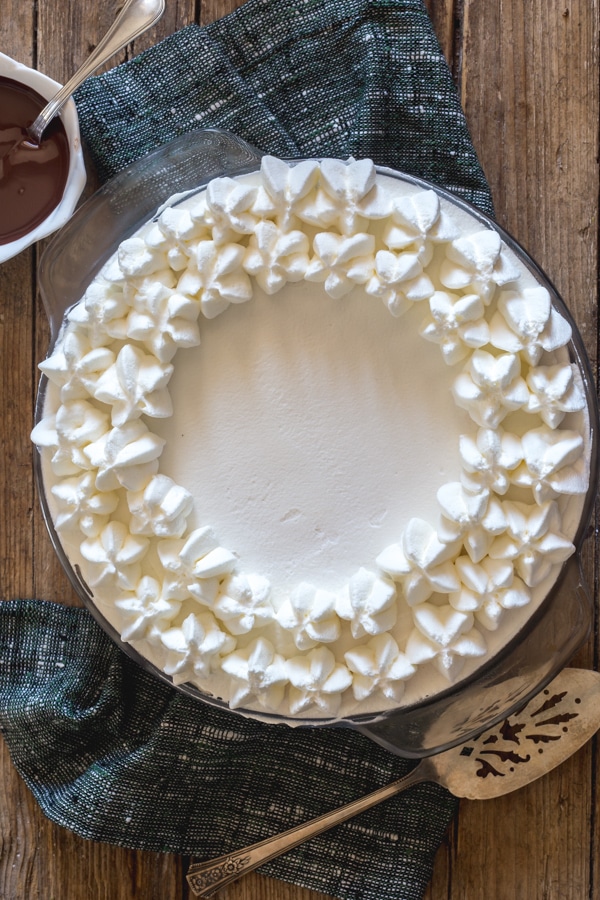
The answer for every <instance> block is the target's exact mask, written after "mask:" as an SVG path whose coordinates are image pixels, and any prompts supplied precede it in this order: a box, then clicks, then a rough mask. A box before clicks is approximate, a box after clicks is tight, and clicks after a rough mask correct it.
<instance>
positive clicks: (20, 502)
mask: <svg viewBox="0 0 600 900" xmlns="http://www.w3.org/2000/svg"><path fill="white" fill-rule="evenodd" d="M239 5H241V0H221V2H219V0H170V2H169V3H168V10H167V12H166V13H165V15H164V17H163V19H162V21H161V22H160V24H159V25H158V26H157V27H156V28H155V29H154V30H153V31H152V32H151V33H150V35H149V36H146V37H145V38H144V40H143V41H140V42H139V43H138V44H137V45H136V47H135V48H134V49H133V50H132V52H139V50H140V49H142V48H143V47H144V46H147V45H148V44H150V43H153V42H156V41H157V40H159V39H160V38H162V37H164V36H166V35H167V34H170V33H172V32H174V31H175V30H177V29H179V28H181V27H182V26H184V25H186V24H188V23H189V22H191V21H193V20H194V18H195V17H197V20H198V21H200V22H202V23H206V22H209V21H211V20H212V19H214V18H216V17H218V16H221V15H224V14H225V13H227V12H230V11H231V10H232V9H233V8H235V7H236V6H239ZM428 5H429V9H430V12H431V15H432V18H433V20H434V24H435V27H436V30H437V33H438V36H439V39H440V43H441V45H442V47H443V49H444V52H445V53H446V56H447V58H448V61H449V63H450V66H451V68H452V71H453V73H454V76H455V78H456V82H457V84H458V87H459V90H460V93H461V97H462V102H463V106H464V108H465V111H466V115H467V120H468V122H469V126H470V129H471V133H472V136H473V140H474V143H475V147H476V149H477V151H478V153H479V155H480V158H481V161H482V163H483V167H484V170H485V172H486V174H487V177H488V179H489V181H490V184H491V187H492V192H493V196H494V200H495V205H496V212H497V218H498V220H499V222H500V223H501V224H502V225H504V226H505V227H506V228H507V229H508V230H509V231H510V232H512V234H513V235H514V236H515V237H516V238H517V239H518V240H519V241H520V242H521V243H522V244H523V245H524V246H525V247H526V248H527V249H528V250H529V252H530V253H531V254H532V255H533V257H534V258H535V259H537V261H538V262H539V263H540V264H541V265H542V267H543V268H544V269H545V270H546V271H547V273H548V274H549V276H550V278H551V279H552V280H553V281H554V282H555V284H556V285H557V287H558V289H559V291H560V292H561V294H562V295H563V297H564V299H565V300H566V302H567V304H568V305H569V307H570V308H571V310H572V312H573V314H574V316H575V318H576V320H577V322H578V324H579V327H580V329H581V332H582V334H583V337H584V339H585V342H586V345H587V349H588V352H589V354H590V357H591V359H592V362H593V364H594V365H595V360H596V344H597V340H598V325H597V305H596V301H597V278H598V220H597V209H598V176H599V167H598V121H599V109H598V102H599V79H598V33H599V29H600V21H599V20H600V12H599V9H598V4H597V3H596V2H594V0H560V2H558V0H529V2H527V3H524V2H523V0H428ZM117 9H118V3H117V2H106V0H104V2H101V3H98V2H91V0H80V2H71V3H65V2H60V0H2V12H1V14H0V49H1V50H2V51H3V52H5V53H8V54H9V55H11V56H14V57H15V58H16V59H18V60H20V61H22V62H24V63H26V64H29V65H34V66H37V67H38V68H39V69H41V70H42V71H44V72H46V73H47V74H48V75H50V76H52V77H53V78H56V79H57V80H58V81H65V80H66V79H67V77H68V76H69V75H70V74H71V72H72V71H74V70H75V68H76V67H77V66H78V65H79V64H80V63H81V62H82V60H83V59H84V57H85V56H86V55H87V54H88V53H89V51H90V49H91V48H92V47H93V46H94V45H95V44H96V43H97V41H98V40H99V38H100V37H101V36H102V35H103V34H104V32H105V31H106V30H107V28H108V26H109V24H110V22H111V21H112V19H113V18H114V15H115V13H116V10H117ZM130 49H131V48H130ZM40 249H41V248H40V247H38V248H36V249H33V250H30V251H26V252H24V253H22V254H21V255H20V256H19V257H17V258H16V259H14V260H11V261H10V262H8V263H5V264H4V265H2V266H0V340H1V345H2V357H1V363H2V382H1V391H0V397H1V403H2V412H1V415H0V429H1V432H2V433H1V440H2V456H1V462H0V503H1V508H2V510H3V526H2V530H1V531H0V560H1V584H0V595H1V596H2V598H10V597H17V596H20V597H42V598H44V599H50V600H57V601H60V602H64V603H72V604H75V603H76V602H77V601H76V599H75V598H74V597H73V595H72V592H71V590H70V588H69V585H68V582H67V579H66V577H65V576H64V574H63V572H62V570H61V568H60V566H59V564H58V562H57V560H56V559H55V557H54V554H53V551H52V549H51V547H50V543H49V540H48V538H47V536H46V533H45V528H44V525H43V523H42V519H41V515H40V512H39V509H38V502H37V498H36V496H35V493H34V487H33V474H32V447H31V444H30V442H29V431H30V425H31V422H32V419H33V403H34V395H35V388H36V382H37V372H36V364H37V362H38V361H39V360H40V359H41V358H43V356H44V355H45V351H46V345H47V340H48V335H47V327H46V320H45V316H44V314H43V311H42V309H41V307H40V304H39V299H38V296H37V292H36V276H35V270H36V262H37V259H38V255H39V252H40ZM595 560H596V540H595V539H594V538H593V537H592V538H590V539H589V540H588V542H587V545H586V549H585V560H584V562H585V568H586V572H587V576H588V578H589V582H590V584H591V585H594V584H595V582H596V578H595V575H596V563H595ZM596 653H597V648H596V646H595V644H594V642H593V640H590V641H589V643H588V644H587V646H586V647H584V648H583V649H582V650H581V651H580V652H579V653H578V655H577V658H576V660H575V663H576V664H577V665H579V666H582V667H587V668H590V667H593V666H594V662H595V659H596ZM597 766H598V759H597V750H596V746H595V742H591V743H589V744H588V745H587V746H586V747H585V748H584V749H583V750H581V751H580V752H579V753H578V754H577V755H576V756H575V757H574V758H572V759H570V760H569V761H567V762H566V763H564V764H563V765H562V766H561V767H560V768H559V769H558V770H556V771H555V772H553V773H551V774H550V775H548V776H547V777H545V778H544V779H542V780H541V781H539V782H537V783H535V784H533V785H531V786H530V787H529V788H527V789H524V790H522V791H521V792H519V793H517V794H513V795H510V796H507V797H505V798H501V799H499V800H495V801H488V802H486V803H477V802H466V801H465V802H462V803H461V806H460V812H459V815H458V817H457V818H456V820H455V822H454V824H453V825H452V827H451V829H450V832H449V834H448V836H447V839H446V841H445V843H444V844H443V846H442V847H441V848H440V851H439V853H438V856H437V859H436V864H435V871H434V875H433V879H432V882H431V884H430V886H429V888H428V891H427V894H426V900H442V898H444V900H459V898H460V900H482V898H484V900H515V898H516V900H521V898H522V900H542V898H544V900H559V898H560V900H584V898H599V897H600V865H599V862H600V851H599V838H600V805H599V799H598V792H597V791H596V784H595V774H596V770H597ZM0 777H1V779H2V787H1V794H0V797H1V799H0V848H1V850H0V897H1V898H3V900H24V898H27V900H35V898H39V900H49V898H55V900H84V898H85V900H104V898H106V900H131V898H136V900H154V898H156V900H159V898H160V900H176V898H177V900H181V898H186V897H189V896H190V894H189V892H188V890H187V884H186V881H185V871H186V867H187V864H188V860H185V859H180V858H178V857H176V856H172V855H166V856H165V855H160V854H152V853H141V852H140V853H137V852H129V851H125V850H120V849H117V848H114V847H110V846H107V845H103V844H95V843H91V842H88V841H85V840H82V839H80V838H78V837H76V836H75V835H73V834H71V833H70V832H68V831H66V830H64V829H61V828H59V827H58V826H55V825H53V824H51V823H50V822H48V821H47V820H46V819H45V818H44V816H43V815H42V813H41V812H40V811H39V809H38V807H37V805H36V803H35V801H34V800H33V798H32V796H31V795H30V793H29V791H28V790H27V789H26V788H25V786H24V785H23V783H22V782H21V780H20V779H19V777H18V776H17V774H16V773H15V771H14V769H13V768H12V765H11V762H10V759H9V755H8V751H7V749H6V746H5V745H4V743H1V744H0ZM221 896H222V897H223V900H250V898H252V900H319V897H322V895H318V894H315V893H314V892H311V891H306V890H301V889H298V888H294V887H291V886H288V885H285V884H283V883H281V882H278V881H273V880H270V879H267V878H265V877H263V876H260V875H250V876H248V877H247V878H246V879H244V880H243V881H241V882H240V883H238V884H237V885H233V886H231V887H230V888H229V889H226V890H225V891H224V892H223V894H222V895H221Z"/></svg>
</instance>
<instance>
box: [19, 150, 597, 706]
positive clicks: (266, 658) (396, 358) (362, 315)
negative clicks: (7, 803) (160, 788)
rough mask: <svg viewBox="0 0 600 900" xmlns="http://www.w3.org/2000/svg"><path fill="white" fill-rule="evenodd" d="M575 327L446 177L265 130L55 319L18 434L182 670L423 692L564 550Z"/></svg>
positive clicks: (521, 605)
mask: <svg viewBox="0 0 600 900" xmlns="http://www.w3.org/2000/svg"><path fill="white" fill-rule="evenodd" d="M229 307H231V309H229ZM571 332H572V329H571V325H570V324H569V321H567V318H566V317H565V316H564V315H563V314H562V313H561V311H560V310H559V309H557V308H556V306H555V304H554V303H553V301H552V297H551V295H550V293H549V291H548V290H547V288H546V287H545V286H544V285H543V284H540V283H538V282H537V281H536V278H535V277H534V275H533V274H532V272H531V271H530V270H529V269H528V268H527V267H526V266H524V265H523V263H522V262H521V261H520V259H519V258H518V256H517V255H516V254H515V253H514V251H513V250H512V249H511V248H510V247H508V246H507V244H506V243H505V242H504V241H503V239H502V237H501V236H500V234H499V233H497V232H496V231H495V230H493V229H492V228H491V227H486V226H484V225H483V224H482V222H481V220H480V219H479V218H477V217H476V216H473V215H470V214H469V213H468V211H466V210H465V208H464V207H460V206H457V207H455V206H453V204H452V203H451V202H449V201H448V200H446V199H444V198H443V197H442V198H441V197H440V196H439V195H438V193H437V192H436V191H435V190H428V189H426V188H424V187H422V186H420V185H418V184H414V183H411V182H410V181H403V180H402V179H401V178H392V177H390V176H388V175H387V174H385V172H384V171H378V170H376V168H375V166H374V165H373V164H372V163H371V162H370V161H369V160H360V161H354V160H349V161H347V162H342V161H339V160H322V161H320V162H319V161H312V160H305V161H301V162H298V163H297V164H294V163H291V164H290V163H286V162H284V161H282V160H279V159H275V158H273V157H269V156H265V157H263V159H262V162H261V164H260V168H259V169H258V170H257V171H254V172H250V173H248V174H244V175H239V176H236V177H229V176H224V177H219V178H215V179H213V180H211V181H210V182H209V183H208V185H206V186H205V187H203V188H202V189H199V190H197V191H194V192H191V193H190V194H189V195H186V196H184V197H177V198H176V199H175V201H174V203H173V204H170V205H169V204H167V205H166V207H164V208H163V209H162V211H160V212H159V213H158V214H157V216H156V217H155V218H154V219H152V220H149V221H148V222H146V223H145V224H144V225H143V226H142V227H141V228H139V229H138V230H137V231H136V233H134V234H133V235H132V236H130V237H127V238H126V239H125V240H123V241H122V242H121V243H120V245H119V247H118V249H117V251H116V252H115V253H114V254H113V255H112V256H111V257H110V258H109V259H108V261H107V262H106V263H105V264H104V265H103V266H102V268H101V270H100V271H99V272H98V274H97V275H96V276H95V277H94V278H93V280H92V281H91V283H90V284H89V285H88V287H87V289H86V290H85V293H84V295H83V296H82V297H81V299H80V301H79V302H78V303H77V304H76V305H75V306H74V307H73V308H72V309H71V310H70V311H69V313H68V314H67V316H66V317H65V321H64V325H63V328H62V331H61V333H60V335H59V338H58V340H57V342H56V344H55V346H54V349H53V351H52V353H51V355H50V357H49V358H48V359H47V360H46V361H45V362H44V363H42V365H41V369H42V372H43V373H44V375H45V376H46V377H47V379H48V385H47V389H46V394H45V404H44V410H43V416H42V417H41V419H40V421H39V422H38V424H37V425H36V427H35V429H34V432H33V440H34V441H35V442H36V444H37V445H38V446H39V447H40V450H41V455H42V467H43V482H44V489H45V491H46V496H47V501H48V505H49V509H50V513H51V516H52V520H53V524H54V527H55V528H56V531H57V532H58V535H59V540H60V543H61V545H62V547H63V549H64V552H65V554H66V556H67V558H68V560H69V562H70V563H71V565H72V566H73V567H76V570H77V572H78V575H79V577H80V578H81V580H82V581H83V583H84V584H85V585H86V586H87V589H88V590H89V594H90V596H91V598H92V601H93V603H94V604H95V605H96V606H97V608H98V610H99V611H100V612H101V614H102V615H103V616H104V617H105V618H106V620H107V621H108V622H109V623H110V624H111V625H112V626H113V628H115V629H116V630H117V631H118V633H119V634H120V635H121V638H122V640H123V641H125V642H128V643H130V644H131V645H132V646H133V647H134V648H135V650H136V651H137V652H138V653H140V654H141V656H142V657H143V658H145V659H148V660H150V661H151V662H152V663H153V665H155V666H156V667H158V669H160V670H161V671H162V672H164V673H165V674H166V675H167V676H169V677H170V678H171V679H172V680H173V682H174V683H175V684H190V685H193V686H195V687H197V688H198V689H199V691H200V692H202V693H204V694H206V695H208V696H212V697H216V698H220V699H221V700H223V701H225V702H226V703H228V704H229V705H230V706H231V707H232V708H236V709H238V708H242V709H244V710H250V711H254V712H255V713H257V714H261V713H274V714H277V715H280V716H283V717H292V718H297V719H298V720H302V719H303V718H308V719H310V720H314V719H325V720H331V719H335V718H339V717H348V716H353V715H356V714H357V713H358V714H361V713H363V712H364V713H373V712H379V711H385V710H388V709H393V708H396V707H399V706H402V705H405V704H414V703H418V702H419V701H421V700H423V699H424V698H427V697H431V696H433V695H435V694H436V693H437V692H440V691H444V690H446V689H447V688H448V687H449V686H450V685H452V684H456V683H457V682H460V680H461V679H463V678H465V677H467V676H469V675H472V674H473V673H474V672H477V670H478V668H479V667H480V666H482V665H483V664H485V662H486V661H488V660H490V659H491V658H493V656H494V654H496V653H498V652H499V651H500V650H501V649H502V648H503V647H504V646H505V645H506V644H507V643H509V642H510V641H511V640H513V638H514V636H515V635H516V634H518V632H519V630H520V629H521V628H522V627H523V626H524V624H525V623H526V622H527V621H528V619H529V618H530V617H531V616H532V615H533V614H534V613H535V612H536V610H537V609H538V608H539V607H540V604H541V603H542V602H543V600H544V598H545V597H546V595H547V594H548V591H549V590H550V588H551V587H552V585H553V584H554V582H555V581H556V579H557V578H558V576H559V574H560V572H561V569H562V567H563V564H564V563H565V561H566V560H567V559H568V558H569V557H570V556H572V554H573V553H574V552H575V546H574V543H573V541H574V538H575V535H576V534H577V531H578V528H579V525H580V519H581V515H582V509H583V507H584V499H585V496H586V493H587V491H588V486H589V480H590V455H591V449H590V448H591V441H592V438H591V434H590V421H589V416H588V410H587V401H586V394H585V390H584V384H583V382H582V376H581V373H580V371H579V369H578V366H577V365H576V363H575V362H574V361H573V359H572V357H571V355H570V352H569V342H570V340H571Z"/></svg>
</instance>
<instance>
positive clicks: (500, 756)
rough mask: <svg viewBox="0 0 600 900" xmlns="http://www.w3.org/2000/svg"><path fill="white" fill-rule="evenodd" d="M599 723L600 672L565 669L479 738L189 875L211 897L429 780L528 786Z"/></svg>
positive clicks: (495, 791)
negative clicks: (244, 876)
mask: <svg viewBox="0 0 600 900" xmlns="http://www.w3.org/2000/svg"><path fill="white" fill-rule="evenodd" d="M598 728H600V673H599V672H592V671H587V670H583V669H564V670H563V671H562V672H561V673H560V674H559V675H558V676H557V677H556V678H555V679H554V681H552V682H551V683H550V684H549V685H548V687H546V688H545V689H544V690H543V691H542V692H541V693H540V694H537V695H536V696H535V697H534V698H533V700H531V701H530V702H529V703H528V704H527V706H525V707H524V708H523V709H522V710H521V711H520V712H518V713H515V714H514V715H512V716H509V717H508V718H507V719H505V720H504V721H503V722H502V723H501V724H499V725H497V726H496V727H495V728H491V729H489V730H488V731H484V732H483V733H482V734H481V735H479V737H477V738H476V739H475V740H473V741H470V742H468V743H467V744H462V745H460V746H458V747H454V748H453V749H451V750H445V751H444V752H443V753H439V754H437V756H431V757H429V758H427V759H423V760H421V762H420V763H419V764H418V765H417V766H416V767H415V768H414V769H413V770H412V772H409V774H408V775H405V776H404V777H403V778H399V779H398V780H397V781H394V782H392V784H389V785H386V787H382V788H379V790H377V791H373V793H371V794H368V795H367V796H366V797H361V798H359V799H358V800H354V801H352V802H351V803H347V804H346V805H345V806H341V807H339V808H338V809H336V810H333V811H332V812H329V813H325V814H324V815H322V816H318V817H317V818H316V819H312V820H311V821H310V822H306V823H305V824H303V825H298V826H295V827H294V828H290V829H289V830H288V831H284V832H283V833H282V834H279V835H275V836H274V837H270V838H267V839H266V840H264V841H260V842H259V843H257V844H252V846H250V847H245V848H244V849H242V850H236V851H234V852H233V853H227V854H225V855H224V856H220V857H218V858H217V859H212V860H209V861H208V862H201V863H193V864H192V865H191V866H190V868H189V870H188V874H187V880H188V883H189V885H190V888H191V890H192V893H193V894H194V895H195V896H197V897H210V896H212V894H214V893H216V892H217V891H218V890H220V889H221V888H222V887H224V886H225V885H227V884H230V883H231V882H232V881H235V880H236V879H237V878H239V877H240V876H241V875H245V874H246V873H247V872H250V871H252V869H255V868H257V866H260V865H262V864H263V863H266V862H268V860H270V859H273V858H274V857H276V856H280V855H281V854H282V853H285V852H286V851H287V850H291V848H292V847H296V846H297V845H298V844H301V843H303V842H304V841H306V840H308V839H309V838H312V837H314V836H315V835H317V834H321V832H323V831H327V829H329V828H332V827H333V826H334V825H338V824H339V823H340V822H344V821H345V820H346V819H350V818H352V816H355V815H357V814H358V813H360V812H363V811H364V810H365V809H369V808H370V807H371V806H375V805H376V804H377V803H381V802H382V801H383V800H387V799H389V798H390V797H393V796H395V795H396V794H400V793H402V791H405V790H407V789H408V788H410V787H412V786H413V785H415V784H419V783H420V782H423V781H434V782H437V783H438V784H442V785H444V787H446V788H447V789H448V790H449V791H451V792H452V793H453V794H454V795H455V796H456V797H466V798H468V799H469V800H487V799H490V798H492V797H499V796H500V795H501V794H508V793H510V792H511V791H515V790H517V788H520V787H524V786H525V785H526V784H529V783H530V782H531V781H535V779H536V778H540V777H541V776H542V775H545V774H546V772H549V771H550V770H551V769H554V768H555V767H556V766H558V765H559V764H560V763H561V762H563V761H564V760H565V759H568V757H569V756H572V754H573V753H575V751H576V750H579V748H580V747H582V746H583V744H585V743H586V741H587V740H588V739H589V738H590V737H591V736H592V735H593V734H594V733H595V731H597V729H598Z"/></svg>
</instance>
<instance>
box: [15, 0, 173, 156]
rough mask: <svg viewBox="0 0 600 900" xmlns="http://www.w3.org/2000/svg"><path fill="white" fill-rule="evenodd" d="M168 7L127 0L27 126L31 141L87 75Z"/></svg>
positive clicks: (160, 1)
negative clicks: (93, 46) (84, 56)
mask: <svg viewBox="0 0 600 900" xmlns="http://www.w3.org/2000/svg"><path fill="white" fill-rule="evenodd" d="M164 10H165V0H127V2H126V3H125V5H124V6H123V8H122V10H121V12H120V13H119V15H118V16H117V18H116V19H115V21H114V22H113V24H112V25H111V27H110V28H109V30H108V31H107V33H106V34H105V35H104V37H103V38H102V40H101V41H100V43H99V44H98V46H97V47H96V48H95V49H94V51H93V52H92V53H91V54H90V56H88V58H87V60H86V61H85V62H84V64H83V65H82V66H81V68H79V69H78V70H77V72H75V74H74V75H73V77H72V78H70V79H69V81H67V83H66V84H65V85H64V86H63V87H62V88H61V89H60V90H59V91H58V92H57V93H56V94H55V95H54V97H52V99H51V100H50V102H49V103H47V104H46V106H45V107H44V108H43V110H42V111H41V112H40V114H39V115H38V117H37V119H35V121H34V122H33V123H32V124H31V125H30V126H29V128H28V129H27V135H28V137H29V140H30V141H31V142H32V143H33V144H39V143H40V141H41V138H42V134H43V133H44V130H45V129H46V127H47V126H48V123H49V122H50V121H51V120H52V119H53V118H54V116H55V115H56V114H57V113H58V112H59V111H60V110H61V109H62V107H63V106H64V104H65V103H66V102H67V100H68V99H69V97H70V96H71V94H72V93H73V92H74V91H76V90H77V88H78V87H79V85H80V84H81V83H82V82H83V81H85V79H86V78H87V77H88V75H91V74H92V72H93V71H94V70H95V69H97V68H98V67H99V66H101V65H102V63H104V62H106V61H107V60H108V59H110V57H111V56H114V55H115V53H118V52H119V50H121V49H122V48H123V47H124V46H125V45H126V44H128V43H129V42H130V41H133V40H135V38H136V37H139V35H140V34H143V32H144V31H147V29H148V28H150V27H151V26H152V25H154V24H155V23H156V22H158V20H159V19H160V17H161V16H162V14H163V12H164Z"/></svg>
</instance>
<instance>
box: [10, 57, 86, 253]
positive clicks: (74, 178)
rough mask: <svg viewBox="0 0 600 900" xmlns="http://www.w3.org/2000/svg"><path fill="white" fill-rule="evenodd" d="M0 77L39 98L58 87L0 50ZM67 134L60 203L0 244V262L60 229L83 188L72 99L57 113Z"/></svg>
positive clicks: (82, 166) (79, 150) (84, 175)
mask: <svg viewBox="0 0 600 900" xmlns="http://www.w3.org/2000/svg"><path fill="white" fill-rule="evenodd" d="M0 76H1V77H4V78H12V80H13V81H19V82H20V83H21V84H24V85H26V87H30V88H32V89H33V90H34V91H37V92H38V94H41V96H42V97H45V98H46V99H48V100H50V99H51V98H52V97H53V96H54V94H55V93H56V92H57V91H58V90H60V87H61V85H60V84H58V82H56V81H53V79H52V78H48V76H47V75H43V74H42V73H41V72H37V71H36V70H35V69H30V68H29V67H28V66H24V65H22V64H21V63H19V62H17V61H16V60H14V59H11V57H10V56H6V55H5V54H4V53H0ZM60 116H61V119H62V122H63V125H64V127H65V131H66V133H67V137H68V140H69V154H70V159H69V172H68V175H67V183H66V185H65V189H64V191H63V195H62V199H61V201H60V203H59V204H58V205H57V206H55V207H54V209H53V210H52V212H51V213H50V215H49V216H47V217H46V218H45V219H44V220H43V222H40V224H39V225H38V226H37V227H36V228H33V229H32V230H31V231H30V232H28V233H27V234H25V235H23V237H21V238H18V240H15V241H10V243H8V244H0V263H3V262H5V261H6V260H7V259H11V258H12V257H13V256H16V255H17V254H18V253H20V252H21V250H24V249H25V248H26V247H29V246H30V245H31V244H34V243H35V242H36V241H39V240H41V238H44V237H46V236H47V235H49V234H52V232H53V231H57V230H58V229H59V228H61V227H62V226H63V225H64V224H65V222H67V221H68V219H70V217H71V215H72V214H73V211H74V209H75V207H76V206H77V201H78V200H79V197H80V196H81V192H82V191H83V188H84V185H85V181H86V174H85V166H84V162H83V153H82V151H81V138H80V136H79V119H78V118H77V109H76V107H75V103H74V101H73V100H69V101H67V103H66V104H65V105H64V107H63V109H62V111H61V113H60Z"/></svg>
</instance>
